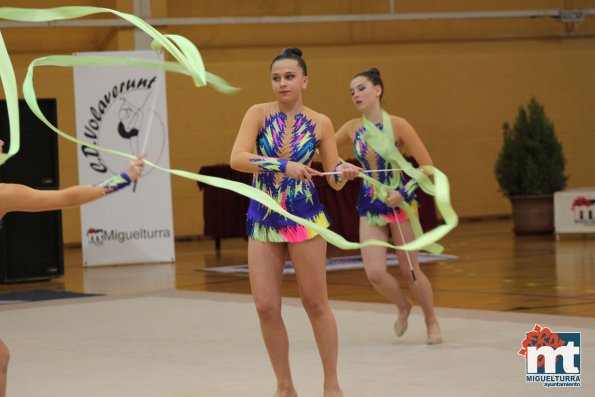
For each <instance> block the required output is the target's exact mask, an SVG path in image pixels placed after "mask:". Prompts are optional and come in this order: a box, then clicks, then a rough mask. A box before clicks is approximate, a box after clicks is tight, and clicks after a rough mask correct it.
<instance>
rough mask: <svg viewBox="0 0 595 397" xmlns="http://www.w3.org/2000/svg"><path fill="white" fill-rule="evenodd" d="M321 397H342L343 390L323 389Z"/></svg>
mask: <svg viewBox="0 0 595 397" xmlns="http://www.w3.org/2000/svg"><path fill="white" fill-rule="evenodd" d="M323 397H343V390H341V388H338V387H335V388H332V389H331V388H326V387H325V388H324V396H323Z"/></svg>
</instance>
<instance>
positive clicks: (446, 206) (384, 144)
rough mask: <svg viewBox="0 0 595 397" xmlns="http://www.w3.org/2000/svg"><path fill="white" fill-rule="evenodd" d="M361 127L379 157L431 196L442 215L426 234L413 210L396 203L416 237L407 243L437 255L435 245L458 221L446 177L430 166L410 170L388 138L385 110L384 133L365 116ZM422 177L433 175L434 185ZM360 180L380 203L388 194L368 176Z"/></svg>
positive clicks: (388, 130)
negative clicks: (395, 166)
mask: <svg viewBox="0 0 595 397" xmlns="http://www.w3.org/2000/svg"><path fill="white" fill-rule="evenodd" d="M363 124H364V127H365V129H366V132H365V133H364V136H363V139H364V141H365V142H366V143H368V144H369V145H370V146H371V147H372V148H373V149H374V150H375V151H376V152H377V153H378V154H379V155H380V156H381V157H382V158H384V159H385V160H387V161H388V162H390V163H392V164H398V165H399V167H400V168H401V169H402V170H403V172H405V173H406V174H407V175H408V176H409V177H411V178H413V179H415V180H416V181H417V183H418V184H419V186H420V187H421V189H422V190H423V191H424V192H426V193H428V194H429V195H432V196H434V199H435V203H436V208H437V209H438V212H439V213H440V215H441V216H442V219H443V220H444V224H443V225H440V226H438V227H436V228H434V229H432V230H431V231H429V232H427V233H423V230H422V228H421V224H420V223H419V219H418V218H417V216H416V214H415V211H414V210H413V208H411V205H409V203H407V202H405V201H403V202H402V203H401V204H399V207H401V208H402V209H403V210H404V211H405V213H406V214H407V216H408V218H409V220H410V221H411V226H412V228H413V232H414V235H415V237H416V238H415V240H413V241H412V242H410V243H409V244H411V243H414V242H415V243H417V244H419V245H421V246H422V248H421V249H423V250H426V251H429V252H432V253H438V252H441V251H442V250H443V248H442V246H440V245H439V244H436V243H435V242H436V241H438V240H439V239H441V238H442V237H444V236H445V235H446V234H447V233H448V232H450V231H451V230H452V229H454V228H455V227H456V226H457V224H458V222H459V218H458V216H457V214H456V212H455V211H454V209H453V208H452V205H451V203H450V185H449V183H448V178H447V177H446V175H445V174H444V173H443V172H442V171H440V170H439V169H438V168H436V167H434V166H424V168H423V169H424V171H423V172H422V171H421V170H419V169H417V168H414V167H413V165H412V164H411V163H410V162H409V161H407V160H406V159H405V158H404V157H403V155H402V154H401V152H400V151H399V150H397V148H396V147H395V143H394V140H393V138H392V137H393V136H394V135H393V129H392V123H391V120H390V116H389V115H388V113H386V112H385V111H382V125H383V130H384V131H381V130H380V129H379V128H378V127H376V125H374V123H372V122H370V121H369V120H368V119H366V118H365V116H364V117H363ZM426 174H429V175H433V176H434V183H432V181H431V180H430V178H429V177H428V175H426ZM362 178H364V179H365V180H366V181H368V182H369V183H371V184H372V185H374V187H375V192H376V191H378V195H379V198H380V199H381V200H385V199H386V196H387V195H388V193H387V191H386V186H384V185H383V184H381V183H380V182H378V181H377V180H375V179H373V178H371V177H369V176H368V175H364V176H362ZM406 245H407V244H406Z"/></svg>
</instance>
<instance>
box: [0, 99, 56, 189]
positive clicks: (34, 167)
mask: <svg viewBox="0 0 595 397" xmlns="http://www.w3.org/2000/svg"><path fill="white" fill-rule="evenodd" d="M38 103H39V108H40V109H41V111H42V113H43V115H44V116H45V117H46V118H47V119H48V120H49V121H50V123H52V124H53V125H56V119H57V117H56V100H55V99H39V100H38ZM19 119H20V127H21V135H20V136H21V148H20V149H19V151H18V153H17V154H16V155H14V156H12V157H11V158H10V159H9V160H8V161H7V162H6V163H4V165H2V166H0V182H2V183H20V184H23V185H27V186H29V187H32V188H35V189H58V187H59V186H60V180H59V171H58V138H57V137H58V136H57V134H56V133H55V132H54V131H52V130H51V129H50V128H49V127H48V126H47V125H45V124H44V123H43V122H42V121H41V120H39V119H38V118H37V116H35V115H34V114H33V112H32V111H31V109H29V106H28V105H27V103H25V101H24V100H22V99H21V100H19ZM9 128H10V127H9V124H8V111H7V109H6V101H4V100H2V101H0V139H2V140H3V141H4V150H5V151H6V150H8V147H9V144H10V129H9Z"/></svg>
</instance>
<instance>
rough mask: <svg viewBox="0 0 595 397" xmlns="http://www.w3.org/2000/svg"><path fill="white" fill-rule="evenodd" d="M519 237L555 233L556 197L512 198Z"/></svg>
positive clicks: (515, 225)
mask: <svg viewBox="0 0 595 397" xmlns="http://www.w3.org/2000/svg"><path fill="white" fill-rule="evenodd" d="M509 199H510V204H511V205H512V220H513V225H514V227H513V231H514V233H515V234H517V235H527V234H552V233H554V195H553V194H548V195H540V196H510V197H509Z"/></svg>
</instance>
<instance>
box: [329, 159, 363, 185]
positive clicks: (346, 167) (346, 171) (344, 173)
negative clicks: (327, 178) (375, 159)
mask: <svg viewBox="0 0 595 397" xmlns="http://www.w3.org/2000/svg"><path fill="white" fill-rule="evenodd" d="M335 171H337V172H340V173H341V174H340V175H341V178H342V179H346V180H348V181H351V180H353V179H355V178H357V175H358V174H359V173H360V172H362V168H360V167H358V166H356V165H353V164H351V163H341V164H339V165H338V166H337V168H335Z"/></svg>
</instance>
